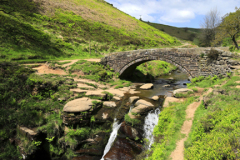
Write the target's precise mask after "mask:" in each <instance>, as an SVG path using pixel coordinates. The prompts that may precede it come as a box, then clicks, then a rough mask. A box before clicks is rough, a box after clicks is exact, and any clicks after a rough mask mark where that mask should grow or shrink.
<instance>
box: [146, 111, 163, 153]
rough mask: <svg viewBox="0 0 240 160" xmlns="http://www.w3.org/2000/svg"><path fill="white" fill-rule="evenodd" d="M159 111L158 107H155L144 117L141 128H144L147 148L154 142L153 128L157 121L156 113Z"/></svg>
mask: <svg viewBox="0 0 240 160" xmlns="http://www.w3.org/2000/svg"><path fill="white" fill-rule="evenodd" d="M159 113H160V109H159V108H157V109H156V110H155V111H154V110H152V111H150V112H148V115H147V116H146V117H145V121H144V125H143V129H144V137H145V138H147V139H148V140H149V145H148V149H150V148H151V145H152V144H153V142H154V136H153V129H154V127H155V125H157V123H158V115H159Z"/></svg>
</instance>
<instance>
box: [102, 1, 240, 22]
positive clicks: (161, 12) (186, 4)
mask: <svg viewBox="0 0 240 160" xmlns="http://www.w3.org/2000/svg"><path fill="white" fill-rule="evenodd" d="M106 1H107V2H109V3H112V4H113V5H114V6H115V7H117V8H118V9H120V10H122V11H124V12H126V13H128V14H130V15H132V16H134V17H136V18H137V19H139V18H140V15H142V19H143V20H145V21H151V22H157V23H184V22H190V21H191V20H193V19H194V18H196V17H197V15H206V14H207V13H208V12H209V11H210V10H211V9H215V8H217V9H218V11H219V12H220V16H223V15H225V14H226V13H229V12H234V11H235V6H238V7H239V6H240V1H239V0H131V1H130V0H106Z"/></svg>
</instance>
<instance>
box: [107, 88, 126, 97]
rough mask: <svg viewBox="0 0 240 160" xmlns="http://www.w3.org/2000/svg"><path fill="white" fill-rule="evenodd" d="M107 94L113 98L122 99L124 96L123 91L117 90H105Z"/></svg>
mask: <svg viewBox="0 0 240 160" xmlns="http://www.w3.org/2000/svg"><path fill="white" fill-rule="evenodd" d="M106 91H107V92H109V93H112V94H113V95H114V96H117V97H119V98H122V97H123V96H124V91H120V90H119V89H109V90H106Z"/></svg>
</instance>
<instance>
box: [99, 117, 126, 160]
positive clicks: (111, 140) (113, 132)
mask: <svg viewBox="0 0 240 160" xmlns="http://www.w3.org/2000/svg"><path fill="white" fill-rule="evenodd" d="M121 124H122V123H120V124H118V121H117V119H116V118H115V119H114V122H113V130H112V133H111V135H110V138H109V140H108V143H107V145H106V147H105V149H104V152H103V156H102V158H101V160H104V156H105V155H106V154H107V153H108V151H109V150H110V149H111V147H112V144H113V142H114V140H115V139H116V137H117V133H118V130H119V128H120V126H121Z"/></svg>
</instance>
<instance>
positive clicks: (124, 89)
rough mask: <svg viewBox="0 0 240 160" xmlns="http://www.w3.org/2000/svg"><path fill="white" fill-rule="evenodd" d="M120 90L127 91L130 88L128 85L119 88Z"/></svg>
mask: <svg viewBox="0 0 240 160" xmlns="http://www.w3.org/2000/svg"><path fill="white" fill-rule="evenodd" d="M119 90H120V91H124V92H128V91H129V90H130V87H123V88H119Z"/></svg>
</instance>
